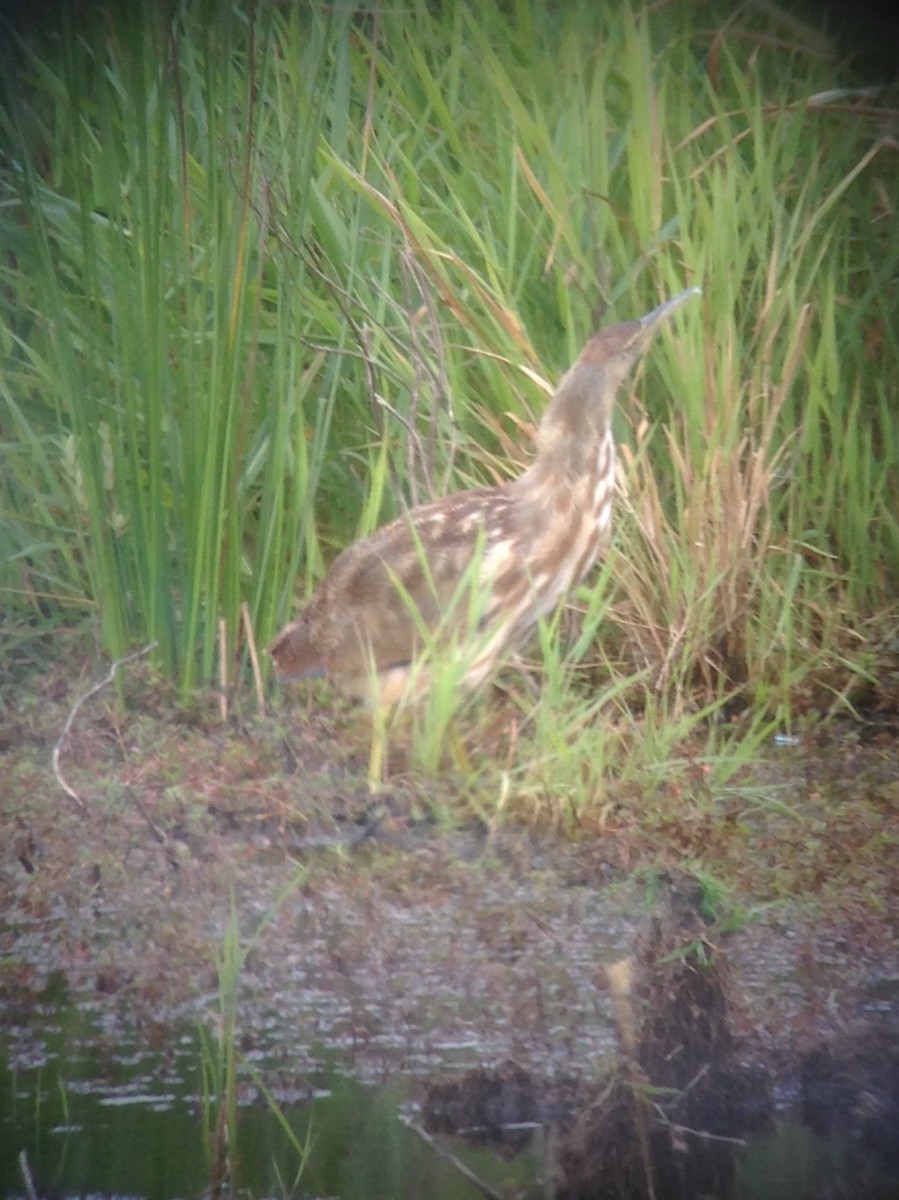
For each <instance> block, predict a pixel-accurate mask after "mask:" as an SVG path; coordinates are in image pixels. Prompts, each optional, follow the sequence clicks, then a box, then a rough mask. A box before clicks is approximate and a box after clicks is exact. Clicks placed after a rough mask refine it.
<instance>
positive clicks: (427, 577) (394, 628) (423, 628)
mask: <svg viewBox="0 0 899 1200" xmlns="http://www.w3.org/2000/svg"><path fill="white" fill-rule="evenodd" d="M509 506H510V497H509V496H508V494H507V492H506V489H504V488H502V487H499V488H477V489H473V490H471V491H468V492H459V493H457V494H456V495H453V496H447V497H446V498H444V499H442V500H438V501H435V502H434V503H433V504H426V505H421V506H420V507H418V508H414V509H412V510H411V511H410V512H409V513H407V514H405V515H404V516H402V517H398V518H397V519H396V520H395V521H392V522H391V523H390V524H389V525H385V526H383V528H381V529H379V530H378V531H377V532H376V533H374V534H373V535H372V536H371V537H370V538H366V539H365V540H364V541H362V542H358V543H356V544H355V545H353V546H350V547H349V548H348V549H347V550H345V551H344V552H343V554H341V555H340V556H339V557H338V558H337V559H336V560H335V562H334V565H333V566H332V568H331V570H330V572H329V573H328V575H327V577H326V578H325V580H324V581H323V583H322V585H321V587H320V589H319V591H318V592H317V593H316V595H315V596H314V597H313V600H312V602H311V604H310V606H309V608H308V609H307V612H306V614H305V615H306V617H307V618H308V624H309V628H310V631H313V632H314V634H315V636H316V637H317V640H318V642H319V643H320V644H321V646H322V650H321V653H322V656H323V660H324V666H325V669H326V670H327V672H328V674H335V675H336V674H350V673H356V672H357V671H360V670H361V669H363V664H365V665H366V666H367V664H368V658H367V653H368V651H370V653H371V656H372V658H373V660H374V665H375V667H376V668H377V669H378V670H379V671H380V670H384V669H386V668H388V667H394V666H398V665H403V664H407V663H409V662H410V661H411V659H412V658H413V657H414V655H415V654H416V652H417V651H418V650H420V648H421V647H422V645H423V644H424V643H425V642H426V641H427V638H428V637H431V636H433V635H435V634H436V635H438V636H442V635H443V634H444V633H448V632H450V631H452V630H461V629H464V627H465V625H466V623H467V622H470V621H471V620H472V618H473V617H474V619H475V620H476V619H477V616H478V613H477V609H478V605H479V604H480V605H481V607H482V608H483V605H484V604H485V603H487V602H488V599H489V591H490V577H491V576H492V575H494V574H495V571H494V569H493V566H492V564H493V562H494V560H495V559H496V558H497V553H498V548H499V553H501V552H502V551H501V546H502V543H503V541H504V538H505V534H506V528H507V524H508V518H507V512H508V509H509Z"/></svg>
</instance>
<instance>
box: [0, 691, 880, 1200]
mask: <svg viewBox="0 0 899 1200" xmlns="http://www.w3.org/2000/svg"><path fill="white" fill-rule="evenodd" d="M134 686H135V685H134V684H133V682H132V683H130V684H129V687H130V688H134ZM71 696H72V689H71V688H69V687H68V686H66V687H63V686H62V685H61V684H60V683H59V682H58V681H56V682H54V681H51V680H46V681H44V683H43V684H42V688H37V689H36V690H35V691H34V692H32V693H31V694H30V695H22V696H20V697H19V698H17V699H16V701H15V703H7V706H6V711H5V714H4V720H3V725H2V728H0V746H2V748H3V750H2V752H3V757H4V763H3V777H4V783H3V787H4V803H3V806H2V811H0V904H2V913H3V916H2V924H0V954H2V956H3V961H4V969H3V972H2V976H0V988H2V989H3V991H4V993H5V995H6V996H7V997H12V996H13V995H15V996H17V997H20V998H21V997H23V996H25V997H27V996H28V995H38V994H40V993H41V992H42V990H43V989H44V988H45V987H46V986H47V983H48V981H50V980H52V979H54V978H57V977H60V976H61V977H62V978H64V979H65V980H66V982H67V985H68V987H69V988H70V990H71V993H72V995H73V996H74V997H75V998H76V1000H78V1001H80V1002H83V1003H85V1004H88V1005H90V1007H91V1009H92V1010H93V1011H94V1012H96V1013H97V1014H98V1015H99V1016H100V1017H101V1023H102V1028H103V1031H104V1033H103V1036H104V1037H106V1038H107V1039H109V1040H110V1042H114V1041H115V1039H116V1037H117V1036H118V1033H120V1032H122V1031H125V1030H127V1031H129V1032H132V1031H135V1030H137V1031H138V1032H139V1033H140V1034H141V1036H145V1037H147V1038H148V1039H151V1040H157V1041H159V1042H164V1040H165V1039H166V1037H168V1036H170V1031H171V1029H172V1027H173V1026H175V1027H183V1026H184V1025H185V1023H187V1024H191V1023H195V1022H197V1021H205V1022H214V1021H215V1020H216V1014H217V1010H218V975H217V971H216V963H217V961H218V960H219V958H220V956H221V951H222V945H223V939H224V938H225V935H226V931H227V929H228V926H229V922H230V920H231V914H232V898H233V903H234V908H233V911H234V912H235V913H236V919H237V922H238V925H239V929H240V932H241V936H242V938H243V942H244V945H245V946H247V947H248V953H247V956H246V960H245V962H244V964H243V969H242V973H241V989H240V1013H239V1038H240V1048H241V1050H242V1051H244V1052H247V1053H252V1054H253V1055H254V1056H263V1055H264V1056H265V1059H266V1062H268V1063H278V1064H280V1065H279V1066H278V1067H275V1068H271V1072H272V1074H273V1075H274V1076H277V1077H278V1078H277V1079H276V1080H275V1082H280V1083H281V1084H284V1085H285V1086H295V1087H299V1088H300V1090H301V1089H302V1083H303V1080H304V1078H305V1077H307V1076H308V1075H309V1074H311V1073H312V1072H313V1071H314V1070H316V1069H317V1068H318V1067H319V1066H320V1065H321V1062H322V1061H323V1060H327V1061H329V1062H331V1063H335V1062H336V1063H337V1064H339V1065H340V1066H341V1067H342V1068H344V1069H346V1070H348V1071H350V1072H351V1073H353V1074H354V1075H355V1076H356V1077H357V1078H360V1079H363V1080H383V1079H389V1078H391V1077H395V1076H396V1075H397V1074H398V1073H403V1074H404V1075H406V1076H411V1077H412V1078H414V1079H417V1080H420V1081H421V1082H422V1086H423V1088H424V1087H425V1086H429V1085H431V1084H432V1083H433V1081H434V1080H435V1079H441V1080H444V1081H445V1080H447V1079H450V1080H452V1079H454V1078H458V1077H459V1076H460V1075H462V1074H463V1073H464V1072H468V1071H472V1070H474V1071H480V1070H485V1069H486V1070H488V1071H490V1070H494V1069H496V1068H497V1065H498V1064H503V1063H507V1062H512V1063H514V1064H515V1070H516V1071H520V1072H523V1073H524V1075H523V1076H522V1078H527V1079H528V1080H530V1081H531V1083H530V1084H529V1086H531V1087H532V1088H533V1087H536V1088H537V1089H538V1091H539V1092H540V1094H541V1095H542V1096H544V1097H546V1096H550V1097H551V1096H552V1095H553V1094H554V1093H553V1092H552V1087H553V1086H560V1087H561V1086H562V1085H563V1081H564V1086H565V1087H568V1086H574V1084H576V1083H579V1081H583V1080H584V1079H585V1078H589V1079H595V1078H596V1077H597V1075H601V1074H602V1072H603V1071H604V1070H606V1068H607V1067H608V1066H609V1065H610V1064H612V1063H614V1061H615V1056H616V1054H617V1053H618V1051H619V1049H620V1045H621V1042H620V1020H616V1011H617V1006H616V996H615V993H614V989H613V988H612V987H611V986H610V983H609V978H608V974H607V970H606V968H607V966H608V964H609V963H612V962H614V961H616V960H619V959H623V958H628V957H631V956H633V954H634V952H635V948H636V947H637V946H638V945H639V944H640V941H641V939H645V938H646V936H647V930H651V929H652V928H653V921H654V920H656V919H657V918H658V904H659V895H660V881H663V880H665V879H666V878H670V877H671V874H672V872H680V870H681V868H682V866H683V864H684V863H686V864H688V865H691V864H692V865H693V866H696V867H698V868H699V869H700V873H702V872H706V873H709V874H717V875H718V876H719V877H720V876H723V877H725V878H726V879H727V880H728V886H727V887H725V889H724V891H723V895H724V900H723V902H722V904H721V905H720V906H719V911H718V913H717V914H716V916H717V924H716V925H715V926H714V931H715V932H714V934H713V935H711V934H710V935H707V934H706V933H705V932H703V933H702V937H703V938H705V937H706V936H709V937H711V939H712V942H713V943H714V950H715V954H716V955H723V956H724V957H725V958H726V961H727V971H728V973H729V974H728V977H729V983H728V997H729V999H728V1014H727V1024H726V1028H727V1038H728V1039H729V1042H728V1045H729V1049H728V1054H729V1055H730V1057H731V1059H733V1058H734V1055H736V1054H737V1051H736V1050H735V1049H734V1048H733V1047H736V1046H739V1047H740V1050H739V1055H738V1056H737V1057H738V1058H739V1061H740V1063H744V1062H746V1063H756V1064H763V1069H764V1071H765V1073H766V1077H765V1089H764V1090H765V1094H766V1096H768V1097H769V1099H770V1102H771V1104H773V1105H774V1107H775V1108H777V1107H778V1106H783V1105H785V1104H789V1103H792V1102H794V1101H797V1100H799V1099H801V1098H802V1097H803V1096H807V1095H811V1094H813V1093H815V1092H816V1090H817V1093H818V1094H824V1092H826V1090H827V1088H828V1087H831V1086H833V1087H838V1086H839V1085H838V1084H835V1083H834V1084H831V1083H828V1082H826V1080H825V1077H832V1078H833V1079H845V1077H846V1075H847V1070H848V1066H847V1061H848V1060H847V1055H849V1056H850V1057H852V1051H851V1047H853V1046H855V1047H856V1048H857V1049H858V1051H859V1053H858V1054H856V1055H855V1057H856V1058H857V1059H859V1060H860V1048H861V1046H862V1045H863V1043H864V1034H863V1032H862V1031H863V1030H865V1029H866V1028H869V1027H870V1023H871V1022H872V1021H881V1020H884V1019H886V1018H887V1017H889V1016H890V1014H894V1013H895V1012H896V1009H897V1006H899V948H897V936H896V933H897V931H896V927H895V921H896V915H895V914H896V913H897V911H899V903H897V878H899V865H897V859H899V855H897V854H896V852H895V851H896V845H897V841H896V807H897V796H899V793H897V784H896V779H897V775H899V772H897V766H896V757H895V752H894V750H893V744H892V742H891V741H890V740H887V741H884V740H882V739H881V740H876V739H875V740H873V741H872V742H871V743H870V744H867V745H866V744H865V742H864V741H863V739H860V738H859V737H858V736H857V735H856V734H853V735H852V737H851V739H850V740H849V741H848V742H844V743H842V744H840V745H834V747H833V753H832V754H830V755H829V756H828V755H825V754H822V752H821V748H820V746H806V747H799V748H797V749H795V750H791V751H789V752H787V753H780V752H774V751H772V755H771V756H770V758H769V759H768V760H767V761H765V762H763V763H759V764H757V768H756V770H755V772H754V774H753V776H752V777H751V778H749V777H747V778H746V779H744V780H741V781H738V782H737V783H736V784H735V785H733V786H731V787H730V788H729V791H728V795H727V796H726V797H723V798H720V799H717V800H716V799H714V798H712V801H710V802H709V804H708V805H706V806H705V807H703V805H702V804H696V805H693V806H692V807H689V806H687V805H683V806H682V808H681V809H678V808H677V807H676V806H673V807H672V808H671V815H670V817H669V816H664V819H660V817H659V811H660V809H659V807H658V804H657V803H656V804H655V807H654V808H653V809H652V810H651V811H650V810H649V807H648V806H647V809H646V811H644V812H643V813H641V812H640V811H639V810H634V811H625V810H624V809H622V811H621V812H620V813H617V814H616V815H615V819H614V820H612V821H610V822H608V824H607V829H606V832H605V833H604V835H603V836H601V837H597V836H589V837H587V836H583V837H582V838H581V839H580V840H577V839H575V840H574V841H572V840H570V839H564V838H560V837H558V836H556V835H554V834H553V833H552V832H551V831H547V830H540V829H530V828H526V827H524V826H523V825H521V824H520V823H509V824H507V825H498V824H493V825H488V824H486V823H485V822H484V821H483V820H480V819H479V818H478V817H477V815H475V814H473V813H472V812H467V813H466V812H464V811H460V812H459V813H458V819H457V820H456V822H455V823H454V825H453V827H452V828H447V827H445V825H443V824H441V823H440V821H439V820H438V819H437V818H438V815H439V814H440V813H441V812H445V811H446V807H445V805H446V802H447V793H446V791H445V790H444V791H442V792H439V794H438V789H441V788H442V789H446V788H447V787H451V786H452V785H451V783H450V784H446V783H443V784H440V785H436V784H428V785H422V784H416V783H415V782H414V781H413V780H410V779H398V780H397V781H396V784H395V786H394V788H393V790H392V791H391V793H390V794H389V795H387V796H386V797H383V798H379V799H377V800H373V799H372V798H371V797H370V796H369V795H368V793H367V791H366V789H365V787H364V784H363V782H362V778H363V774H364V758H365V749H366V747H365V743H364V739H359V737H358V730H355V731H354V730H353V728H352V725H350V727H349V732H348V727H347V724H346V722H347V720H349V721H350V722H351V721H352V717H349V718H348V717H347V716H346V715H345V714H341V713H331V714H324V715H323V714H321V713H318V714H315V715H310V714H308V713H307V714H306V715H305V716H303V715H301V714H298V713H296V712H291V713H282V714H279V715H277V716H275V717H269V718H267V719H256V718H248V719H247V720H245V721H241V720H237V721H234V722H232V723H231V724H230V725H228V726H227V727H221V726H219V725H217V724H216V721H215V718H214V713H213V711H212V709H213V706H212V705H211V704H209V705H207V706H205V707H204V706H202V705H201V706H200V707H199V708H198V710H197V711H195V712H184V711H183V710H178V709H176V708H174V707H173V706H172V705H171V703H170V701H169V700H168V699H167V698H166V697H165V696H164V695H163V694H162V693H161V692H157V693H154V692H153V691H152V690H148V689H146V688H145V689H144V691H143V692H142V693H141V694H140V696H139V697H136V696H135V695H130V696H126V698H125V708H124V710H122V709H120V708H116V707H114V706H113V705H112V704H105V703H104V704H97V705H94V706H92V707H91V708H90V709H86V710H85V712H84V713H83V714H82V715H81V717H80V718H79V723H78V726H77V729H76V730H75V731H74V735H73V737H72V739H71V741H70V743H69V745H68V746H67V748H66V759H65V766H66V771H67V778H68V779H69V780H70V782H71V784H72V786H73V787H74V788H75V789H76V790H77V793H78V795H79V796H80V797H81V798H82V799H83V805H78V804H75V803H73V802H71V801H70V800H69V799H68V798H67V797H66V796H65V795H63V794H62V793H61V791H60V789H59V787H58V784H57V782H56V780H55V779H54V777H53V772H52V769H51V757H52V749H53V745H54V743H55V741H56V738H57V737H58V734H59V730H60V729H61V727H62V724H63V722H64V720H65V716H66V714H67V712H68V711H69V709H70V706H71ZM138 700H139V703H138ZM123 712H124V715H122V713H123ZM354 732H355V734H356V740H355V742H354V741H353V737H352V736H351V735H352V734H353V733H354ZM344 746H350V747H351V749H349V750H344V749H341V748H340V747H344ZM760 797H761V798H762V801H766V802H762V801H760ZM435 799H436V800H440V802H441V803H440V804H439V805H438V804H435V803H433V801H435ZM768 799H770V802H767V800H768ZM654 803H655V802H654ZM703 897H704V898H708V896H707V893H705V892H704V893H703ZM704 902H705V901H704V899H703V903H704ZM729 924H730V925H736V926H737V928H736V929H735V930H730V929H729V928H728V926H729ZM697 936H698V934H697ZM662 957H664V956H662ZM661 974H662V975H663V974H664V973H663V972H662V973H661ZM660 977H661V975H660ZM641 1003H642V1002H641ZM691 1006H694V1007H696V998H695V997H693V998H692V999H690V998H688V999H686V1000H684V1001H683V1005H682V1007H686V1008H688V1009H689V1008H690V1007H691ZM698 1008H699V1009H700V1010H703V1011H705V1010H704V1008H703V1005H701V1004H700V1005H698ZM618 1016H619V1017H620V1013H618ZM17 1038H18V1040H17V1041H14V1042H13V1044H11V1045H10V1047H9V1050H10V1054H11V1056H12V1058H13V1060H14V1059H15V1056H16V1054H19V1053H21V1054H23V1055H24V1054H26V1053H27V1050H28V1048H27V1045H26V1043H27V1030H25V1029H22V1030H20V1032H19V1034H18V1035H17ZM853 1039H855V1040H854V1041H853ZM847 1047H849V1048H850V1049H849V1050H847ZM719 1049H720V1047H719ZM815 1055H818V1057H817V1058H816V1057H815ZM828 1056H830V1058H829V1059H828ZM688 1057H689V1056H687V1055H682V1056H681V1060H680V1061H681V1063H683V1062H686V1061H687V1060H688ZM662 1059H664V1055H662ZM828 1061H829V1062H830V1063H831V1065H832V1066H833V1070H832V1071H830V1070H828V1069H826V1068H827V1063H828ZM816 1064H817V1065H816ZM696 1069H698V1068H696ZM650 1078H651V1082H652V1083H653V1084H658V1086H666V1087H671V1088H673V1089H675V1090H682V1089H683V1088H684V1087H685V1082H684V1080H683V1079H682V1078H681V1077H680V1075H677V1076H672V1077H671V1078H667V1077H666V1076H665V1074H664V1072H662V1074H661V1076H660V1077H658V1078H652V1077H650ZM809 1079H812V1080H815V1079H817V1080H818V1082H816V1083H815V1086H814V1087H812V1088H811V1090H810V1089H809ZM687 1082H689V1081H687ZM719 1082H720V1081H719ZM744 1084H745V1078H743V1079H742V1080H741V1083H740V1085H739V1087H737V1088H736V1090H737V1091H740V1090H745V1089H744V1087H743V1085H744ZM522 1086H523V1085H522ZM690 1090H691V1091H692V1093H693V1094H694V1095H698V1092H697V1091H696V1089H695V1088H694V1089H690ZM732 1090H733V1089H732ZM868 1090H870V1089H868ZM861 1091H862V1092H863V1093H864V1094H866V1095H867V1091H866V1089H865V1088H864V1087H862V1088H861ZM844 1093H845V1094H847V1095H848V1094H849V1093H848V1092H846V1090H845V1088H844ZM423 1095H424V1092H423ZM853 1095H855V1093H853ZM767 1103H768V1101H766V1104H767ZM803 1103H804V1101H803ZM852 1103H855V1101H852ZM812 1107H813V1106H812ZM830 1110H831V1111H835V1106H834V1105H831V1106H830ZM766 1111H767V1109H766ZM700 1116H701V1114H697V1113H692V1114H691V1115H689V1120H693V1119H696V1120H699V1119H700ZM689 1120H688V1119H687V1118H686V1117H685V1118H684V1119H682V1120H680V1121H678V1122H675V1123H677V1124H681V1125H687V1124H689ZM572 1194H576V1193H574V1192H573V1193H572Z"/></svg>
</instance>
